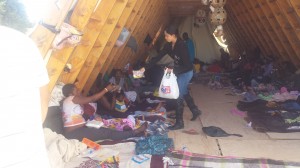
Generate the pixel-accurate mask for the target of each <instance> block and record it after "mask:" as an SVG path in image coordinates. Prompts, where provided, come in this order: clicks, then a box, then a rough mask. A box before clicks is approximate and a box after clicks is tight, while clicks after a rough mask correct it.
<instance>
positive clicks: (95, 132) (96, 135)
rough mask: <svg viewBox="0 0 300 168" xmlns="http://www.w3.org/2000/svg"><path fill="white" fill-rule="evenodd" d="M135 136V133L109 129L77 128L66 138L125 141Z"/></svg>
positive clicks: (67, 134) (67, 133) (68, 133)
mask: <svg viewBox="0 0 300 168" xmlns="http://www.w3.org/2000/svg"><path fill="white" fill-rule="evenodd" d="M133 136H134V132H133V131H117V130H113V129H109V128H102V127H101V128H99V129H96V128H88V127H86V126H84V127H80V128H77V129H76V130H73V131H71V132H66V133H65V137H66V138H68V139H78V140H79V141H81V140H82V139H83V138H88V139H90V140H92V141H98V140H104V139H112V140H123V139H127V138H130V137H133Z"/></svg>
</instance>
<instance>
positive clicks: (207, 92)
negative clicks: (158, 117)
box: [169, 84, 300, 162]
mask: <svg viewBox="0 0 300 168" xmlns="http://www.w3.org/2000/svg"><path fill="white" fill-rule="evenodd" d="M191 87H192V89H191V94H192V96H193V97H194V100H195V102H196V104H197V105H198V107H199V108H200V109H201V110H202V112H203V113H202V115H201V116H200V118H198V119H197V120H196V121H193V122H191V121H189V119H190V118H191V112H190V111H189V109H188V108H187V107H186V108H185V111H184V121H185V128H184V129H183V130H190V129H193V130H195V131H197V132H198V133H199V134H198V135H189V134H185V133H183V132H182V131H183V130H177V131H170V132H169V137H170V138H173V140H174V143H175V149H182V148H184V147H185V148H187V150H189V151H190V152H195V153H201V154H208V155H217V156H237V157H246V158H269V159H275V160H284V161H296V162H300V150H299V149H300V133H286V134H284V133H268V134H266V133H259V132H256V131H254V130H253V129H252V128H249V127H248V126H247V125H246V122H245V121H244V120H243V118H242V117H240V116H237V115H233V114H231V113H230V109H232V108H234V107H236V103H237V101H238V100H239V99H240V98H241V97H239V96H230V95H226V93H230V90H226V89H224V90H211V89H209V88H208V87H206V86H203V85H200V84H193V85H191ZM203 126H218V127H221V128H222V129H224V130H225V131H226V132H228V133H237V134H241V135H243V137H235V136H230V137H222V138H212V137H208V136H206V135H205V134H204V133H203V132H202V127H203Z"/></svg>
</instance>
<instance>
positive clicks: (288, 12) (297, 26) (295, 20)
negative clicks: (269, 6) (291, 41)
mask: <svg viewBox="0 0 300 168" xmlns="http://www.w3.org/2000/svg"><path fill="white" fill-rule="evenodd" d="M276 3H277V5H278V7H279V8H280V9H281V11H282V12H283V14H284V16H285V17H286V18H287V20H288V21H289V23H290V24H291V26H292V27H293V29H294V31H295V33H296V35H297V37H298V39H300V21H299V16H298V15H297V13H296V12H295V9H294V8H293V6H292V5H291V4H290V1H289V0H283V1H276Z"/></svg>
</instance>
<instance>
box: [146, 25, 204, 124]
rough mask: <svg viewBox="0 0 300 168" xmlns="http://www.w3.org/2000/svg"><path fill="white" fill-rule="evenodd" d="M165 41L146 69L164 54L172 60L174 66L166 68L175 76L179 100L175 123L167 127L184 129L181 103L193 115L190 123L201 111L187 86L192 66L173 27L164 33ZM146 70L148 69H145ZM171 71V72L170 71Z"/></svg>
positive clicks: (184, 47) (186, 50)
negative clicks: (184, 102)
mask: <svg viewBox="0 0 300 168" xmlns="http://www.w3.org/2000/svg"><path fill="white" fill-rule="evenodd" d="M164 34H165V39H166V41H167V42H168V43H166V44H165V46H164V48H163V49H162V50H161V51H160V52H159V54H158V56H156V57H155V58H154V59H152V61H151V62H150V63H149V64H148V67H150V66H151V65H153V64H154V63H156V62H157V61H159V60H160V59H161V58H162V57H163V56H165V55H166V54H168V55H170V56H171V57H172V58H173V59H174V65H173V66H171V67H170V66H169V67H168V68H171V69H173V71H174V73H175V75H176V76H177V83H178V87H179V98H178V99H177V101H176V102H177V107H176V123H175V124H174V125H173V126H171V127H169V129H170V130H177V129H182V128H184V123H183V109H184V106H183V101H184V100H185V101H186V103H187V105H188V107H189V109H190V110H191V112H192V113H193V117H192V119H191V121H194V120H196V119H197V117H198V116H199V115H200V114H201V111H200V110H199V109H198V107H197V106H196V105H195V103H194V100H193V98H192V97H191V95H190V94H189V91H188V84H189V82H190V80H191V79H192V77H193V64H192V63H191V61H190V60H189V53H188V48H187V46H186V44H185V43H184V41H183V40H182V39H180V37H179V36H178V30H177V28H176V27H174V26H170V27H168V28H167V29H166V30H165V32H164ZM146 69H148V68H147V67H146ZM170 71H171V70H170Z"/></svg>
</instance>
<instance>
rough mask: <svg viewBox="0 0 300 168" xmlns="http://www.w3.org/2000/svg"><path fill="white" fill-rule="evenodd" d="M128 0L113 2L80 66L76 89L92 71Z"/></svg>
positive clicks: (85, 80) (80, 87) (82, 84)
mask: <svg viewBox="0 0 300 168" xmlns="http://www.w3.org/2000/svg"><path fill="white" fill-rule="evenodd" d="M127 2H128V0H117V1H116V3H115V4H114V6H113V8H112V10H111V12H110V14H109V16H108V19H107V21H106V23H105V24H104V25H103V27H102V30H101V32H100V35H99V36H98V38H97V40H96V42H95V44H94V46H93V48H92V50H91V51H90V53H89V55H88V57H87V59H86V62H85V64H84V66H82V68H81V70H80V72H79V74H78V76H77V79H78V81H79V82H78V85H77V87H78V89H79V90H81V91H82V89H83V87H84V85H85V84H86V82H87V80H88V78H89V76H90V74H91V73H92V71H93V69H94V67H95V66H96V64H97V61H98V60H99V57H100V55H101V54H102V52H103V50H104V48H105V46H106V44H107V43H108V41H109V37H110V36H111V34H112V32H113V30H114V28H115V27H116V24H117V22H118V20H119V18H120V16H121V14H122V12H123V10H124V9H125V7H126V5H127Z"/></svg>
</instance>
